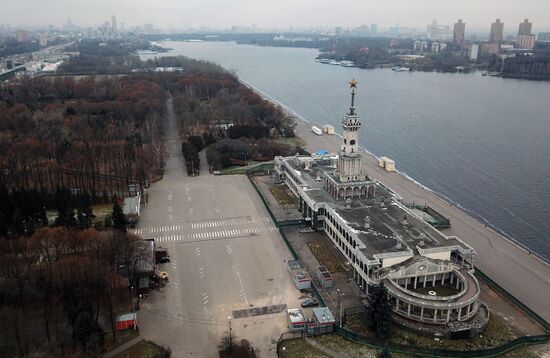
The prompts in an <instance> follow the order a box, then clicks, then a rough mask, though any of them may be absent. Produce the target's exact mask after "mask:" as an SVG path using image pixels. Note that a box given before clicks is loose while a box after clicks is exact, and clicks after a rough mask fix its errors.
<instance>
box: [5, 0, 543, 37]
mask: <svg viewBox="0 0 550 358" xmlns="http://www.w3.org/2000/svg"><path fill="white" fill-rule="evenodd" d="M113 14H114V15H116V16H117V20H118V23H119V24H120V23H121V22H124V23H125V24H126V26H127V27H128V26H134V25H142V24H144V23H152V24H154V25H155V27H161V28H188V27H198V26H208V27H216V28H226V27H230V26H232V25H244V26H251V25H253V24H256V25H257V26H258V27H263V28H266V27H269V28H282V27H290V26H293V27H299V28H306V27H316V26H323V25H328V26H330V27H333V26H350V27H353V26H358V25H361V24H371V23H377V24H378V25H379V27H388V26H396V25H399V26H406V27H416V28H420V29H424V28H425V26H426V25H427V24H428V23H430V22H431V21H432V20H433V19H437V20H438V22H439V23H440V24H452V23H454V22H455V21H456V20H457V19H458V18H462V19H463V20H464V22H466V24H467V29H468V26H469V28H470V29H471V30H472V31H474V30H484V29H487V31H488V29H489V26H490V23H491V22H492V21H494V19H495V18H497V17H499V18H501V19H502V21H503V22H504V23H505V31H506V32H512V31H517V26H518V23H519V22H520V21H522V20H523V18H526V17H527V18H529V19H530V20H531V21H532V22H533V30H537V29H546V28H550V0H514V1H512V0H95V1H94V0H0V24H1V23H6V24H11V25H13V26H17V25H21V24H27V25H49V24H53V25H56V26H59V25H62V24H64V23H65V22H66V20H67V16H70V17H71V19H72V22H73V23H74V24H77V25H81V26H93V25H97V24H101V23H103V22H105V21H106V20H110V18H111V15H113Z"/></svg>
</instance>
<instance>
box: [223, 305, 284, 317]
mask: <svg viewBox="0 0 550 358" xmlns="http://www.w3.org/2000/svg"><path fill="white" fill-rule="evenodd" d="M284 309H286V305H285V304H283V305H275V306H264V307H256V308H248V309H243V310H236V311H233V312H232V315H233V318H244V317H255V316H263V315H266V314H273V313H279V312H282V311H283V310H284Z"/></svg>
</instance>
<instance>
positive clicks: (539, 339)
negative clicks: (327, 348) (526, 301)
mask: <svg viewBox="0 0 550 358" xmlns="http://www.w3.org/2000/svg"><path fill="white" fill-rule="evenodd" d="M336 333H338V334H339V335H341V336H343V337H346V338H348V339H350V340H352V341H355V342H359V343H362V344H365V345H367V346H370V347H372V348H376V349H382V348H384V347H388V349H390V350H391V351H392V352H397V353H405V354H409V355H415V356H421V357H496V356H499V355H501V354H504V353H506V352H508V351H510V350H512V349H516V348H519V347H523V346H528V345H535V344H543V343H548V342H549V341H550V336H548V335H544V336H526V337H520V338H516V339H514V340H512V341H509V342H506V343H504V344H501V345H500V346H496V347H491V348H485V349H480V350H474V351H457V350H448V349H438V348H426V347H418V346H406V345H401V344H393V343H387V342H385V343H383V342H379V341H376V340H374V339H373V338H369V337H365V336H361V335H359V334H356V333H353V332H351V331H348V330H347V329H345V328H340V327H336Z"/></svg>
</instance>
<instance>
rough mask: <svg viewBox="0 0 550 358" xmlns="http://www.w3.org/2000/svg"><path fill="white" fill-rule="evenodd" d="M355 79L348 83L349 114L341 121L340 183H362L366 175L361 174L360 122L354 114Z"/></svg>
mask: <svg viewBox="0 0 550 358" xmlns="http://www.w3.org/2000/svg"><path fill="white" fill-rule="evenodd" d="M358 83H359V82H357V81H356V80H355V79H353V80H351V82H349V85H350V88H351V106H350V107H349V113H346V116H345V117H344V119H342V129H343V142H342V147H341V150H340V157H339V158H338V173H339V176H340V181H341V182H343V183H347V182H354V181H364V180H365V179H366V177H367V175H366V174H365V173H364V172H363V167H362V160H361V159H362V158H361V155H359V151H358V149H359V129H360V128H361V121H359V118H358V117H357V113H355V89H356V88H357V84H358Z"/></svg>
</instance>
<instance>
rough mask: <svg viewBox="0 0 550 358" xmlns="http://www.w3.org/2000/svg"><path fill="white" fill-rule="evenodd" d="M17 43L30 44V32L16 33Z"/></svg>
mask: <svg viewBox="0 0 550 358" xmlns="http://www.w3.org/2000/svg"><path fill="white" fill-rule="evenodd" d="M15 37H16V39H17V42H29V32H28V31H22V30H20V31H17V32H16V33H15Z"/></svg>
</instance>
